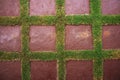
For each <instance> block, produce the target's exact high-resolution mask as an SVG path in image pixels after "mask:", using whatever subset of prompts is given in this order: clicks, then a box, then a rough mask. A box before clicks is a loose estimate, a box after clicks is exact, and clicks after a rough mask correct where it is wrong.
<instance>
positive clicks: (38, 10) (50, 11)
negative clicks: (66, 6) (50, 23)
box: [30, 0, 56, 16]
mask: <svg viewBox="0 0 120 80" xmlns="http://www.w3.org/2000/svg"><path fill="white" fill-rule="evenodd" d="M55 2H56V1H55V0H30V15H31V16H35V15H36V16H39V15H55V13H56V6H55V5H56V4H55Z"/></svg>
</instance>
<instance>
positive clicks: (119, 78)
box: [104, 59, 120, 80]
mask: <svg viewBox="0 0 120 80" xmlns="http://www.w3.org/2000/svg"><path fill="white" fill-rule="evenodd" d="M104 80H120V59H118V60H117V59H116V60H114V59H113V60H105V61H104Z"/></svg>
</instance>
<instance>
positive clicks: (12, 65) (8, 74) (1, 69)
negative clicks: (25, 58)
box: [0, 61, 22, 80]
mask: <svg viewBox="0 0 120 80" xmlns="http://www.w3.org/2000/svg"><path fill="white" fill-rule="evenodd" d="M21 79H22V78H21V64H20V62H19V61H0V80H21Z"/></svg>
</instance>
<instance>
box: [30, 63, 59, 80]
mask: <svg viewBox="0 0 120 80" xmlns="http://www.w3.org/2000/svg"><path fill="white" fill-rule="evenodd" d="M31 80H57V65H56V61H46V62H45V61H32V62H31Z"/></svg>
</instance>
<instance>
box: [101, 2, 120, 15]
mask: <svg viewBox="0 0 120 80" xmlns="http://www.w3.org/2000/svg"><path fill="white" fill-rule="evenodd" d="M101 2H102V3H101V4H102V13H103V14H104V15H113V14H120V0H101Z"/></svg>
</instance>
